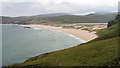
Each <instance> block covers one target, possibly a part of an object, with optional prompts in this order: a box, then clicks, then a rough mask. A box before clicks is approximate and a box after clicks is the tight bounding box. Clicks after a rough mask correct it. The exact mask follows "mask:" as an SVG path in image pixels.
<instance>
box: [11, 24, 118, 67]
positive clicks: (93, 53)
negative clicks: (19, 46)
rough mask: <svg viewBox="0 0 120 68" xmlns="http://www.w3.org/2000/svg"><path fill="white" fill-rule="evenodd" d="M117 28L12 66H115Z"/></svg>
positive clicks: (104, 30) (116, 26)
mask: <svg viewBox="0 0 120 68" xmlns="http://www.w3.org/2000/svg"><path fill="white" fill-rule="evenodd" d="M117 30H118V24H116V25H114V26H112V27H110V28H106V29H102V30H99V31H98V32H97V34H98V35H99V37H98V38H97V39H95V40H92V41H90V42H88V43H85V44H82V45H78V46H74V47H72V48H68V49H64V50H59V51H54V52H50V53H47V54H44V55H42V56H41V57H40V56H37V57H32V58H30V59H28V60H27V61H26V62H23V63H18V64H13V65H12V66H29V65H33V66H104V65H105V66H106V65H107V66H114V65H115V64H116V63H119V61H115V60H118V59H119V58H120V57H119V56H118V39H119V38H120V37H119V36H118V32H117ZM119 32H120V31H119ZM113 33H114V34H113Z"/></svg>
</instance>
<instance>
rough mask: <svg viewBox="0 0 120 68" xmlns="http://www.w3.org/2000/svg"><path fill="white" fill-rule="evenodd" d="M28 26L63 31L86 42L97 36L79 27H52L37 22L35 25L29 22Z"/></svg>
mask: <svg viewBox="0 0 120 68" xmlns="http://www.w3.org/2000/svg"><path fill="white" fill-rule="evenodd" d="M29 26H32V27H35V28H44V29H49V30H55V31H58V32H63V33H65V34H67V35H69V36H72V37H75V38H77V39H78V40H80V41H82V43H87V42H89V41H91V40H93V39H95V38H97V37H98V36H97V35H96V34H95V33H89V32H88V31H85V30H81V29H66V28H62V27H54V26H47V25H38V24H37V25H36V24H30V25H29Z"/></svg>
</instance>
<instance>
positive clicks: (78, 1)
mask: <svg viewBox="0 0 120 68" xmlns="http://www.w3.org/2000/svg"><path fill="white" fill-rule="evenodd" d="M118 2H119V0H2V5H1V6H0V7H2V9H1V11H2V16H12V17H16V16H31V15H39V14H50V13H70V14H75V15H85V14H89V13H95V12H117V11H118Z"/></svg>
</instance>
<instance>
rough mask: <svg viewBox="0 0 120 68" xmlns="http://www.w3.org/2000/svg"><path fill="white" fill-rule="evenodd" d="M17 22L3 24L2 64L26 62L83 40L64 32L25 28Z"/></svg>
mask: <svg viewBox="0 0 120 68" xmlns="http://www.w3.org/2000/svg"><path fill="white" fill-rule="evenodd" d="M24 27H25V26H20V25H15V24H3V25H2V64H3V66H4V65H8V64H13V63H20V62H24V61H25V60H26V59H28V58H31V57H34V56H37V55H40V54H43V53H47V52H51V51H56V50H61V49H65V48H69V47H72V46H76V45H78V44H81V43H82V42H83V41H82V40H79V39H77V38H76V37H74V36H70V35H68V34H65V33H63V32H58V31H53V30H48V29H42V28H34V27H31V28H24Z"/></svg>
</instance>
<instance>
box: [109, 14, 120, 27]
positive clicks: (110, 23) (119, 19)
mask: <svg viewBox="0 0 120 68" xmlns="http://www.w3.org/2000/svg"><path fill="white" fill-rule="evenodd" d="M119 21H120V14H119V13H118V15H117V16H116V18H115V19H114V20H111V21H109V22H108V26H107V27H110V26H112V25H115V24H117V23H119Z"/></svg>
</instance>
